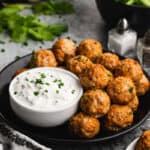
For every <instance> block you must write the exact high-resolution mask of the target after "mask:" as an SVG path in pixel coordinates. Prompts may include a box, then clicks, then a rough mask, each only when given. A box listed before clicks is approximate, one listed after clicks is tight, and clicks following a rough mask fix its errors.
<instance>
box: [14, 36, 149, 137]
mask: <svg viewBox="0 0 150 150" xmlns="http://www.w3.org/2000/svg"><path fill="white" fill-rule="evenodd" d="M32 67H61V68H63V69H67V70H69V71H71V72H73V73H75V74H76V75H77V76H78V77H79V78H80V81H81V84H82V86H83V88H84V94H83V96H82V98H81V100H80V104H79V105H80V108H79V113H77V114H75V115H74V116H73V117H72V118H71V119H70V121H69V130H70V132H71V133H72V134H73V135H74V136H76V137H81V138H93V137H95V136H96V135H97V134H98V133H99V132H100V128H101V126H103V128H105V129H106V130H109V131H113V132H118V131H120V130H122V129H124V128H126V127H129V126H130V125H132V123H133V120H134V112H135V111H136V110H137V108H138V105H139V99H138V96H141V95H144V94H145V93H146V92H147V91H148V90H149V87H150V82H149V80H148V78H147V77H146V76H145V75H144V73H143V70H142V67H141V66H140V64H139V63H138V62H137V61H136V60H133V59H130V58H126V59H122V60H120V58H119V57H118V56H117V55H116V54H113V53H109V52H105V53H104V52H103V47H102V45H101V43H100V42H99V41H97V40H95V39H85V40H83V41H81V42H80V44H79V45H78V46H76V44H75V43H74V42H73V41H72V40H70V39H59V40H57V41H56V42H55V43H54V45H53V47H52V49H51V50H46V49H40V50H37V51H35V52H33V54H32V58H31V62H30V63H29V68H22V69H19V70H17V72H16V75H17V74H19V73H21V72H23V71H26V70H27V69H30V68H32Z"/></svg>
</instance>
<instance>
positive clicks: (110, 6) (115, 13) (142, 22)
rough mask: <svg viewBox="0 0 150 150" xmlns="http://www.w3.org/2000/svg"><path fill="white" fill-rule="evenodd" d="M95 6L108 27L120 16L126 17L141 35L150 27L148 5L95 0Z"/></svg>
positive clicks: (115, 22) (149, 9)
mask: <svg viewBox="0 0 150 150" xmlns="http://www.w3.org/2000/svg"><path fill="white" fill-rule="evenodd" d="M96 3H97V7H98V9H99V11H100V13H101V15H102V17H103V19H104V20H105V21H106V23H107V25H108V27H109V28H112V27H114V26H115V25H116V24H117V22H118V20H119V19H120V18H123V17H125V18H127V19H128V21H129V23H130V25H131V27H132V28H134V29H135V30H136V31H138V32H139V34H140V35H143V33H144V32H146V31H147V30H148V29H149V28H150V7H143V6H135V5H132V6H129V5H125V4H121V3H116V2H115V1H114V0H96Z"/></svg>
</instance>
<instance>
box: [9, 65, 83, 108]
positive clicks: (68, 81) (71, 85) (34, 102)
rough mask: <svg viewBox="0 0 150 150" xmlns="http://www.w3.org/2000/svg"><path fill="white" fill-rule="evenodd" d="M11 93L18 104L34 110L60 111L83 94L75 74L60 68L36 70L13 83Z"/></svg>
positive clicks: (25, 73)
mask: <svg viewBox="0 0 150 150" xmlns="http://www.w3.org/2000/svg"><path fill="white" fill-rule="evenodd" d="M11 84H12V85H11V86H10V91H11V92H12V95H13V97H14V98H15V100H17V102H19V103H22V104H23V105H26V106H28V107H32V108H33V109H38V110H39V109H40V110H50V109H54V110H55V109H59V108H61V107H64V106H65V105H68V104H70V103H73V101H75V100H76V99H79V95H81V92H83V89H82V86H81V84H80V80H79V79H78V77H77V76H76V75H74V74H72V73H71V72H69V71H66V70H64V69H59V68H36V69H32V70H29V71H26V72H24V73H22V74H20V75H18V76H17V77H15V79H14V80H13V81H12V83H11Z"/></svg>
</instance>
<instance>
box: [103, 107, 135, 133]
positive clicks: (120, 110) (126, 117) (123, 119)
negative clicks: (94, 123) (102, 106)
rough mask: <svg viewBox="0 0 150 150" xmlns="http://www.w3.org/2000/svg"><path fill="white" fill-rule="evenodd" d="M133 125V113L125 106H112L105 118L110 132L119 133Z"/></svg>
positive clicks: (105, 123)
mask: <svg viewBox="0 0 150 150" xmlns="http://www.w3.org/2000/svg"><path fill="white" fill-rule="evenodd" d="M132 123H133V112H132V110H131V108H130V107H128V106H124V105H112V106H111V107H110V110H109V112H108V114H107V115H106V116H105V118H104V126H105V128H106V129H108V130H110V131H119V130H121V129H124V128H126V127H128V126H130V125H131V124H132Z"/></svg>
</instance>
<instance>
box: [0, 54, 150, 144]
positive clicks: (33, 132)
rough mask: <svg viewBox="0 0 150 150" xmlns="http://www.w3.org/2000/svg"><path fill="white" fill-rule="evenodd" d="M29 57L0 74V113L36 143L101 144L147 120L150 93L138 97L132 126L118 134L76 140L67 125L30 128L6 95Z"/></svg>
mask: <svg viewBox="0 0 150 150" xmlns="http://www.w3.org/2000/svg"><path fill="white" fill-rule="evenodd" d="M30 58H31V55H27V56H25V57H22V58H21V59H20V60H18V61H14V62H12V63H11V64H9V65H8V66H7V67H5V68H4V69H3V70H2V71H1V73H0V91H1V94H0V112H1V114H2V116H3V118H4V119H5V121H6V122H7V123H8V124H9V125H10V126H11V127H13V128H14V129H16V130H18V131H21V132H22V133H24V134H26V135H27V136H29V137H32V138H34V139H35V140H37V141H38V142H40V143H42V144H46V145H50V144H51V143H52V142H60V143H63V144H73V143H75V144H79V143H92V142H102V141H106V140H112V139H114V138H116V137H118V136H120V135H123V134H125V133H127V132H129V131H131V130H133V129H135V128H137V127H138V126H139V125H140V124H142V123H143V121H144V120H145V119H147V117H148V115H149V114H150V111H149V108H150V92H148V93H147V94H146V95H145V96H143V97H140V107H139V109H138V111H137V112H136V114H135V120H134V124H133V125H132V126H131V127H129V128H127V129H125V130H122V131H120V132H118V133H111V132H107V131H105V130H102V131H101V132H100V134H99V135H98V136H97V137H95V138H93V139H88V140H87V139H76V138H73V137H71V136H70V134H69V132H68V128H67V124H64V125H62V126H59V127H54V128H37V127H33V126H30V125H28V124H26V123H25V122H23V121H22V120H20V119H19V118H18V117H17V116H16V115H15V114H14V113H13V111H12V110H11V108H10V104H9V93H8V85H9V83H10V81H11V79H12V77H13V75H14V73H15V70H17V69H18V68H22V67H25V66H26V65H27V64H28V62H29V60H30Z"/></svg>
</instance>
